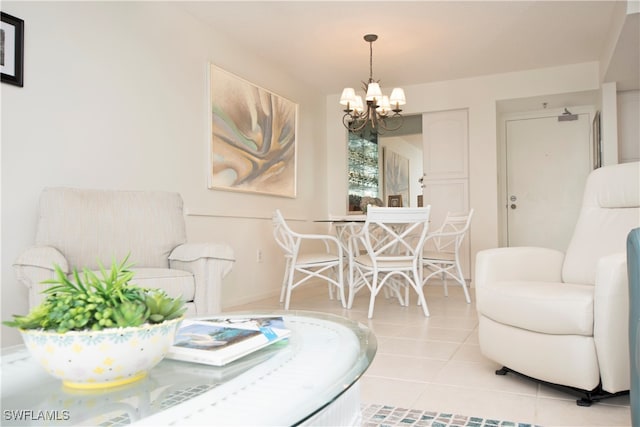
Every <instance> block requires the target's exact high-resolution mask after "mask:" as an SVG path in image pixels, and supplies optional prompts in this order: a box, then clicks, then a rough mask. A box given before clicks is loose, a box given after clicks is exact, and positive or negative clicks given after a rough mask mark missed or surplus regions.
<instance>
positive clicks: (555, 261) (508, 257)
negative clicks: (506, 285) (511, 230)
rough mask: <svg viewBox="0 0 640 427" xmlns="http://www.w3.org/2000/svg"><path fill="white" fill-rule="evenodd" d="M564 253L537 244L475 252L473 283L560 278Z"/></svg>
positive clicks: (549, 280) (553, 279)
mask: <svg viewBox="0 0 640 427" xmlns="http://www.w3.org/2000/svg"><path fill="white" fill-rule="evenodd" d="M563 260H564V253H563V252H561V251H558V250H555V249H548V248H537V247H510V248H495V249H485V250H482V251H480V252H478V254H477V256H476V274H475V285H476V287H477V288H479V287H481V286H482V285H483V284H484V283H489V282H495V281H505V280H527V281H540V282H562V262H563Z"/></svg>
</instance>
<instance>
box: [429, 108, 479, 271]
mask: <svg viewBox="0 0 640 427" xmlns="http://www.w3.org/2000/svg"><path fill="white" fill-rule="evenodd" d="M422 138H423V155H424V176H423V181H422V185H423V198H424V199H423V200H424V202H423V203H424V205H425V206H426V205H431V215H430V218H431V227H433V228H437V227H439V226H440V224H442V222H443V221H444V218H445V217H446V215H447V212H467V211H468V210H469V167H468V165H469V138H468V119H467V110H452V111H438V112H433V113H425V114H423V116H422ZM470 240H471V239H470V234H467V236H466V237H465V239H464V242H463V245H462V247H461V248H460V255H461V257H460V258H461V263H462V272H463V274H464V277H465V278H466V279H470V278H471V262H470V259H471V254H470V244H469V242H470Z"/></svg>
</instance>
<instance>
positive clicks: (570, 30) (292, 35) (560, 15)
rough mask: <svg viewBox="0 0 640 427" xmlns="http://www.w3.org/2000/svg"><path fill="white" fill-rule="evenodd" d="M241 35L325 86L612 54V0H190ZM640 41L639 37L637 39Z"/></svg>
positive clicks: (229, 34) (225, 30)
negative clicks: (371, 37) (373, 39)
mask: <svg viewBox="0 0 640 427" xmlns="http://www.w3.org/2000/svg"><path fill="white" fill-rule="evenodd" d="M178 4H179V7H182V8H183V9H184V10H186V11H187V12H189V13H190V14H192V15H193V16H194V17H196V18H197V19H200V20H202V21H203V22H205V23H206V24H208V25H210V26H211V27H212V29H213V30H214V31H215V32H216V33H218V34H221V35H223V36H225V37H226V38H228V39H229V40H232V41H233V43H234V45H238V46H241V47H243V48H245V49H246V50H247V51H248V52H252V53H254V54H255V55H256V56H259V57H262V58H264V59H265V60H267V61H269V62H270V63H272V64H273V65H274V66H275V67H277V68H278V69H283V70H288V71H287V72H288V74H290V76H291V77H292V78H295V79H299V80H300V81H302V82H305V83H306V84H308V85H310V86H313V87H315V88H316V89H317V90H318V91H320V92H321V93H323V94H332V93H340V91H341V90H342V88H343V87H345V86H352V87H355V88H360V87H361V83H360V82H361V81H363V80H367V79H368V77H369V45H368V43H367V42H365V41H364V39H363V36H364V35H365V34H368V33H374V34H377V35H378V36H379V39H378V41H376V42H375V43H373V78H374V79H375V80H380V83H381V86H383V87H385V88H389V87H394V86H407V85H411V84H420V83H428V82H435V81H443V80H452V79H459V78H465V77H473V76H480V75H487V74H496V73H504V72H512V71H521V70H527V69H535V68H544V67H552V66H558V65H566V64H574V63H580V62H587V61H598V60H600V59H601V57H602V56H603V52H604V50H605V48H606V41H607V38H608V37H609V29H610V27H611V24H612V22H613V21H612V20H613V17H614V8H615V2H612V1H557V0H556V1H551V0H548V1H495V2H492V1H409V2H403V1H367V2H365V1H356V2H350V1H288V2H283V1H257V2H247V1H195V2H190V1H181V2H179V3H178ZM636 49H637V45H636Z"/></svg>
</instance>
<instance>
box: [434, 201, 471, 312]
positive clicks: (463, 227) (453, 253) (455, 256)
mask: <svg viewBox="0 0 640 427" xmlns="http://www.w3.org/2000/svg"><path fill="white" fill-rule="evenodd" d="M472 217H473V209H471V210H469V212H468V213H451V212H448V213H447V216H446V217H445V220H444V222H443V223H442V225H441V226H440V227H439V228H438V229H436V230H433V231H431V232H429V233H428V234H427V238H426V239H425V242H424V247H425V250H424V251H423V253H422V265H423V266H424V267H425V268H426V269H427V270H428V271H430V273H429V274H428V275H427V276H426V277H424V279H423V282H422V283H423V285H424V284H426V283H427V281H428V280H429V279H431V278H432V277H434V276H436V275H438V274H440V275H441V276H440V277H441V278H442V284H443V286H444V294H445V296H449V291H448V289H447V277H450V278H452V279H454V280H455V281H456V282H458V283H459V284H460V286H462V289H463V290H464V297H465V299H466V301H467V304H470V303H471V298H469V291H468V290H467V284H466V282H465V280H464V275H463V273H462V266H461V263H460V247H461V246H462V242H463V240H464V237H465V236H466V234H467V232H468V231H469V226H470V225H471V218H472Z"/></svg>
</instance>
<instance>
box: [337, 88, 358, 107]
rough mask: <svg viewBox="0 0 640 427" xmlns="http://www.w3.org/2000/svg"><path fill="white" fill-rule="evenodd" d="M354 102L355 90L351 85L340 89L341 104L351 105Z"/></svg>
mask: <svg viewBox="0 0 640 427" xmlns="http://www.w3.org/2000/svg"><path fill="white" fill-rule="evenodd" d="M355 103H356V91H355V90H353V88H352V87H345V88H344V89H343V90H342V96H340V104H341V105H349V104H351V106H352V107H353V106H354V105H355Z"/></svg>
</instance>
